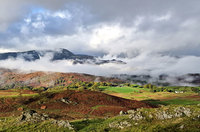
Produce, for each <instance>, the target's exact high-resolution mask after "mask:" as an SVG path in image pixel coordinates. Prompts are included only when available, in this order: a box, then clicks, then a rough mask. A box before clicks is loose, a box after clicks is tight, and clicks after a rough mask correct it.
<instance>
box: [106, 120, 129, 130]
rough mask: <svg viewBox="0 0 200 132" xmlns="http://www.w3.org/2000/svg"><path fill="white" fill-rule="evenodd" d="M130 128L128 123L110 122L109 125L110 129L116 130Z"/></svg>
mask: <svg viewBox="0 0 200 132" xmlns="http://www.w3.org/2000/svg"><path fill="white" fill-rule="evenodd" d="M130 126H131V123H129V122H128V121H122V122H112V123H110V124H109V127H110V128H117V129H124V128H127V127H130Z"/></svg>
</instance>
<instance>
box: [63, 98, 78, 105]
mask: <svg viewBox="0 0 200 132" xmlns="http://www.w3.org/2000/svg"><path fill="white" fill-rule="evenodd" d="M60 101H61V102H63V103H65V104H73V105H77V104H78V103H77V102H73V101H70V100H69V99H68V98H61V99H60Z"/></svg>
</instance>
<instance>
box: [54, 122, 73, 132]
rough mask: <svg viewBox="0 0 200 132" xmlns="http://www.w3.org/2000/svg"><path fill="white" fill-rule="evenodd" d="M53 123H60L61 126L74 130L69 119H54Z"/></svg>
mask: <svg viewBox="0 0 200 132" xmlns="http://www.w3.org/2000/svg"><path fill="white" fill-rule="evenodd" d="M52 123H53V124H55V125H58V126H59V127H64V128H68V129H69V130H74V128H73V126H72V125H71V124H70V123H69V121H64V120H53V121H52Z"/></svg>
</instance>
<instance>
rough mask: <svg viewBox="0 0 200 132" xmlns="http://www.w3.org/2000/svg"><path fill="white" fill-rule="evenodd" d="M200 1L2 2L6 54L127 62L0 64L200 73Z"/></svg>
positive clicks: (0, 29) (0, 37) (0, 43)
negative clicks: (42, 52) (52, 52)
mask: <svg viewBox="0 0 200 132" xmlns="http://www.w3.org/2000/svg"><path fill="white" fill-rule="evenodd" d="M199 5H200V1H199V0H191V1H187V0H168V1H160V0H148V1H146V0H140V1H138V0H126V1H121V0H109V1H107V0H101V1H94V0H84V1H80V0H73V1H71V0H59V1H54V0H48V1H47V0H34V1H33V0H29V1H26V0H16V1H11V0H1V1H0V52H7V51H24V50H32V49H55V48H66V49H69V50H71V51H73V52H75V53H84V54H89V55H94V56H101V57H109V58H118V59H121V60H123V61H126V62H127V65H114V64H105V65H102V66H93V65H82V66H81V65H75V66H74V65H71V63H70V62H66V61H61V62H57V63H51V62H48V61H47V60H48V59H45V58H44V59H42V60H39V61H37V62H23V61H22V60H17V61H13V60H7V61H1V62H0V66H2V67H10V68H15V67H19V68H21V69H25V70H26V69H28V70H51V71H64V72H86V73H90V72H92V73H91V74H102V73H103V74H113V73H151V74H160V73H170V74H185V73H199V72H200V71H199V70H198V67H199V65H200V61H199V56H200V37H199V36H198V35H199V34H200V24H199V20H200V16H199V14H200V8H199ZM44 62H45V63H44ZM34 65H36V66H34ZM55 67H56V68H55ZM89 69H92V70H89ZM110 69H112V70H110Z"/></svg>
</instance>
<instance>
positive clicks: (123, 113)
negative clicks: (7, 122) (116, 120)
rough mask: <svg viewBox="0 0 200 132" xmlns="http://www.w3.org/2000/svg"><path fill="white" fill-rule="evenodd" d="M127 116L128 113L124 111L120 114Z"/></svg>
mask: <svg viewBox="0 0 200 132" xmlns="http://www.w3.org/2000/svg"><path fill="white" fill-rule="evenodd" d="M126 114H127V112H125V111H123V110H121V111H120V112H119V115H126Z"/></svg>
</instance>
